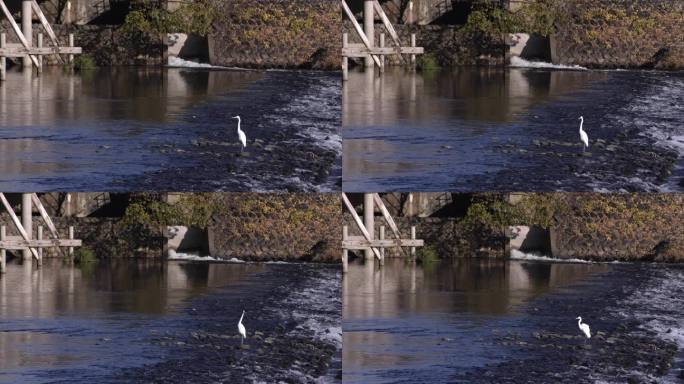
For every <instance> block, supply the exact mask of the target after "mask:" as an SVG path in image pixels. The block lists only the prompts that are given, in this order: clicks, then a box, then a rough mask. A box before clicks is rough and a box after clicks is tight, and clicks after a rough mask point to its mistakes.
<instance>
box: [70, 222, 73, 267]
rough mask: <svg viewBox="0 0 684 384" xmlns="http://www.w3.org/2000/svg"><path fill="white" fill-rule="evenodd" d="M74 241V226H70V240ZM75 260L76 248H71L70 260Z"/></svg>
mask: <svg viewBox="0 0 684 384" xmlns="http://www.w3.org/2000/svg"><path fill="white" fill-rule="evenodd" d="M73 239H74V226H73V225H70V226H69V240H73ZM73 259H74V247H69V260H73Z"/></svg>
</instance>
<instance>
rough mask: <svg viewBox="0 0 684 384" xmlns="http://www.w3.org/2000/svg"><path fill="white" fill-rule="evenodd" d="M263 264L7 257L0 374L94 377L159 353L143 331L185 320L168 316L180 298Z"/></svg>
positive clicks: (3, 378)
mask: <svg viewBox="0 0 684 384" xmlns="http://www.w3.org/2000/svg"><path fill="white" fill-rule="evenodd" d="M264 267H265V266H264V265H257V264H241V265H236V264H204V263H203V264H195V263H183V262H168V263H164V262H159V261H152V260H126V259H113V260H111V261H106V262H105V261H101V262H98V263H96V264H92V265H90V266H87V267H84V268H74V267H73V266H71V265H68V264H64V263H63V262H61V261H60V260H55V259H47V260H45V264H44V266H43V267H42V268H40V269H38V268H36V267H35V265H32V263H24V264H20V263H19V262H13V263H10V264H8V270H7V273H6V274H5V275H3V276H2V277H0V319H2V320H1V324H2V332H0V372H2V373H1V374H0V382H8V383H9V382H17V380H19V381H22V382H26V381H25V380H29V379H30V380H36V381H39V382H40V381H46V380H47V379H46V378H45V377H43V378H42V379H39V378H40V376H41V375H44V374H48V373H49V372H51V371H50V369H55V368H56V367H61V368H64V369H67V368H69V369H77V368H78V367H82V368H83V369H87V370H88V373H89V374H92V375H94V377H97V375H98V374H102V373H103V372H106V371H107V369H111V367H116V366H137V365H139V364H142V363H145V362H148V361H152V360H154V359H158V358H160V356H161V355H162V354H163V353H164V352H163V351H161V350H159V348H158V347H157V346H154V345H149V344H147V343H143V342H142V339H143V338H145V337H148V336H149V334H150V332H152V333H155V332H156V331H155V329H157V330H161V329H166V331H167V332H168V331H169V330H173V329H174V328H178V327H180V328H182V325H183V321H181V320H178V321H174V320H173V318H174V316H177V315H174V314H175V313H176V312H177V310H178V309H180V308H182V307H183V303H184V302H185V301H187V300H188V299H191V298H192V297H194V296H197V295H199V294H202V293H205V292H208V291H209V290H210V289H212V288H217V287H226V286H232V285H235V284H240V283H242V282H244V281H245V280H247V279H249V278H250V277H251V276H252V275H253V274H254V273H257V272H260V271H262V270H263V268H264ZM160 332H161V331H160ZM111 340H115V342H114V343H112V342H110V341H111ZM46 369H47V371H41V370H46ZM99 370H102V371H101V372H99ZM41 372H42V373H41ZM46 372H48V373H46ZM47 381H49V380H47Z"/></svg>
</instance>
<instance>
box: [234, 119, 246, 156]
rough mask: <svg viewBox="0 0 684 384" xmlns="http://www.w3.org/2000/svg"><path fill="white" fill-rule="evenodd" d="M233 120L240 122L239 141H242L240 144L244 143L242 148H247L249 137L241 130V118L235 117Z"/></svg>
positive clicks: (238, 129) (238, 127)
mask: <svg viewBox="0 0 684 384" xmlns="http://www.w3.org/2000/svg"><path fill="white" fill-rule="evenodd" d="M233 119H237V121H238V126H237V133H238V139H239V140H240V143H242V148H243V149H244V148H246V147H247V135H246V134H245V132H243V131H242V129H240V123H241V122H242V119H240V116H235V117H233Z"/></svg>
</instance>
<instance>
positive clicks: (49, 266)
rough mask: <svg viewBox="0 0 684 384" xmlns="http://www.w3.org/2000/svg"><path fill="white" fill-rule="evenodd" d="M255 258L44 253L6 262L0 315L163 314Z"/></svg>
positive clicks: (228, 281)
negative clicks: (75, 259)
mask: <svg viewBox="0 0 684 384" xmlns="http://www.w3.org/2000/svg"><path fill="white" fill-rule="evenodd" d="M262 268H263V266H262V265H258V264H245V265H234V264H208V263H182V262H168V263H165V262H160V261H155V260H127V259H112V260H111V261H107V262H99V263H95V264H93V265H91V266H86V267H84V268H75V267H73V265H69V264H65V263H63V262H62V261H60V260H56V259H46V260H45V264H44V266H43V267H42V268H36V266H35V265H33V264H32V263H23V264H21V263H19V262H15V263H9V264H8V266H7V273H6V274H5V275H3V276H2V278H0V316H1V317H2V318H3V319H17V318H22V317H53V316H57V315H59V314H76V313H88V314H95V313H107V312H133V313H144V314H165V313H168V312H170V311H172V310H173V309H174V308H176V307H177V306H179V305H180V304H181V303H182V302H183V301H184V300H186V299H188V298H189V297H192V296H194V295H197V294H199V293H202V292H206V291H207V290H209V289H211V288H216V287H222V286H227V285H232V284H236V283H239V282H240V281H242V280H243V279H245V278H246V276H248V275H249V274H251V273H255V272H258V271H260V270H261V269H262Z"/></svg>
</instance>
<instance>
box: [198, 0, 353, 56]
mask: <svg viewBox="0 0 684 384" xmlns="http://www.w3.org/2000/svg"><path fill="white" fill-rule="evenodd" d="M341 23H342V13H341V11H340V3H339V2H338V1H335V0H232V1H225V2H223V4H222V5H220V9H219V12H218V15H217V16H216V18H215V20H214V23H213V28H212V31H211V32H210V35H209V51H210V52H209V55H210V60H211V63H212V64H214V65H223V66H240V67H255V68H265V67H282V68H285V67H287V68H313V69H338V68H339V67H340V65H341V59H340V50H341V45H342V34H341V28H342V27H341Z"/></svg>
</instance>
